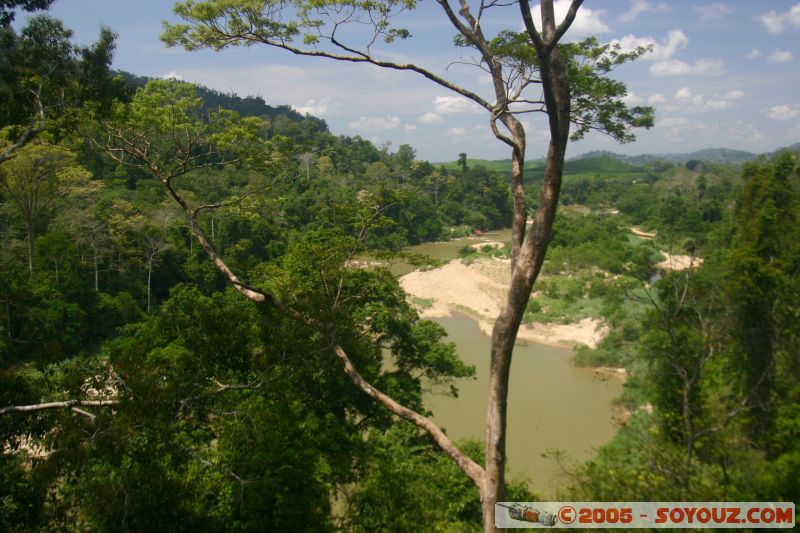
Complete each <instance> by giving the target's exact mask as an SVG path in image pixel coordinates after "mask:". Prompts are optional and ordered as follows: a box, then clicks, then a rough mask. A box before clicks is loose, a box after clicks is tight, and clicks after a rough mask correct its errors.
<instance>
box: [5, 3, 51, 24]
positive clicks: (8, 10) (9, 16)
mask: <svg viewBox="0 0 800 533" xmlns="http://www.w3.org/2000/svg"><path fill="white" fill-rule="evenodd" d="M52 3H53V0H0V27H8V25H9V24H11V23H12V22H14V18H15V17H14V15H15V13H14V10H15V9H17V8H19V9H22V10H23V11H27V12H31V11H38V10H41V9H47V8H48V7H50V4H52Z"/></svg>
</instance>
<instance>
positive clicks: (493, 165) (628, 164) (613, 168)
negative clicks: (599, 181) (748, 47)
mask: <svg viewBox="0 0 800 533" xmlns="http://www.w3.org/2000/svg"><path fill="white" fill-rule="evenodd" d="M784 150H790V151H793V152H797V153H798V154H800V143H794V144H792V145H790V146H785V147H782V148H778V149H777V150H774V151H772V152H765V153H762V154H756V153H754V152H746V151H744V150H732V149H730V148H703V149H701V150H695V151H694V152H688V153H672V154H639V155H625V154H618V153H616V152H610V151H605V150H595V151H592V152H586V153H585V154H581V155H578V156H575V157H571V158H568V159H567V160H566V162H565V164H564V172H565V173H566V174H572V173H578V172H601V173H603V172H606V173H625V172H636V171H639V170H641V167H643V166H645V165H648V164H653V163H673V164H676V165H684V164H686V163H687V162H689V161H700V162H707V163H730V164H741V163H746V162H748V161H753V160H755V159H758V158H759V157H761V156H765V157H767V158H771V157H773V156H775V155H776V154H778V153H779V152H782V151H784ZM435 164H436V165H442V166H444V167H445V168H448V169H451V170H456V169H458V168H459V165H458V162H456V161H451V162H447V163H435ZM467 165H469V166H470V167H474V166H479V165H480V166H484V167H486V168H488V169H491V170H498V171H501V172H511V160H510V159H498V160H487V159H467ZM525 171H526V172H532V173H533V174H534V175H535V174H537V173H541V172H543V171H544V160H543V159H536V160H529V161H526V163H525Z"/></svg>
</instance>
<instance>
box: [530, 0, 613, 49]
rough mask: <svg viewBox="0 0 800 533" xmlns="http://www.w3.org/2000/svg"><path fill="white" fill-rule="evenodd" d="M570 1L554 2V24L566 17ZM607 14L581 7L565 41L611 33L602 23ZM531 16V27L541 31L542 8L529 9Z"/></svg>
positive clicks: (604, 11)
mask: <svg viewBox="0 0 800 533" xmlns="http://www.w3.org/2000/svg"><path fill="white" fill-rule="evenodd" d="M570 4H571V1H570V0H556V1H555V4H554V10H555V15H556V24H561V22H562V21H563V20H564V17H566V16H567V11H569V6H570ZM607 13H608V12H607V11H606V10H604V9H589V8H588V7H581V8H580V9H579V10H578V13H577V14H576V15H575V20H574V21H573V22H572V25H571V26H570V28H569V31H567V34H566V36H565V37H566V40H575V39H581V38H584V37H589V36H590V35H597V34H599V33H611V28H609V27H608V25H607V24H606V23H605V22H603V17H604V16H605V15H606V14H607ZM531 15H532V16H533V25H534V26H536V29H537V30H539V31H541V30H542V7H541V5H540V4H536V5H535V6H533V7H532V8H531Z"/></svg>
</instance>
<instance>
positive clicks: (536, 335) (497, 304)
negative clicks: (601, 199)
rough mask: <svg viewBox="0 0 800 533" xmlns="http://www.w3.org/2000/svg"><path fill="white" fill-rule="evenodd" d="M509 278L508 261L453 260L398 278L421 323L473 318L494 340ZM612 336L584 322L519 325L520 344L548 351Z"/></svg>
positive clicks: (593, 321) (596, 324)
mask: <svg viewBox="0 0 800 533" xmlns="http://www.w3.org/2000/svg"><path fill="white" fill-rule="evenodd" d="M510 278H511V270H510V266H509V261H508V260H507V259H500V258H491V259H488V258H487V259H479V260H475V261H473V262H470V263H465V262H463V261H461V260H458V259H456V260H453V261H450V262H449V263H447V264H446V265H444V266H442V267H440V268H436V269H432V270H425V271H422V270H416V271H414V272H411V273H409V274H406V275H405V276H403V277H401V278H400V285H401V286H402V287H403V289H404V290H405V291H406V293H407V294H408V295H409V297H411V298H412V301H413V299H417V301H424V302H425V305H424V306H420V305H417V308H418V311H419V313H420V316H422V317H423V318H441V317H450V316H453V313H459V312H460V313H466V314H468V315H470V316H472V317H473V318H474V319H475V320H476V321H477V322H478V325H479V327H480V329H481V331H482V332H483V333H485V334H486V335H491V331H492V326H493V324H494V320H495V318H496V317H497V315H498V314H499V313H500V308H501V306H502V304H503V302H504V300H505V296H506V291H507V290H508V286H509V283H510ZM607 333H608V329H607V328H606V327H605V326H603V325H602V323H601V322H600V321H599V320H597V319H593V318H584V319H583V320H581V321H579V322H575V323H572V324H554V323H543V322H537V323H533V324H523V325H522V326H520V329H519V334H518V335H517V339H518V340H520V341H527V342H533V343H538V344H547V345H550V346H562V347H563V346H573V345H575V344H585V345H587V346H589V347H591V348H596V347H597V345H598V344H599V343H600V341H601V340H603V337H604V336H605V335H606V334H607Z"/></svg>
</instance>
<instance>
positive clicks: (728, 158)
mask: <svg viewBox="0 0 800 533" xmlns="http://www.w3.org/2000/svg"><path fill="white" fill-rule="evenodd" d="M597 157H610V158H613V159H617V160H619V161H623V162H625V163H629V164H632V165H644V164H647V163H652V162H654V161H668V162H670V163H677V164H684V163H686V162H687V161H692V160H696V161H707V162H710V163H746V162H747V161H752V160H753V159H756V158H757V157H758V154H756V153H753V152H745V151H744V150H731V149H730V148H703V149H702V150H695V151H694V152H688V153H672V154H640V155H624V154H618V153H615V152H609V151H593V152H587V153H585V154H581V155H579V156H576V157H574V158H571V160H573V161H574V160H581V159H593V158H597Z"/></svg>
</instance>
